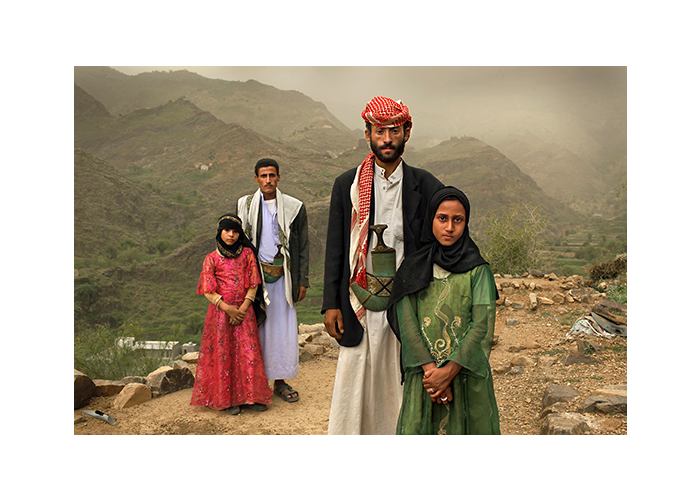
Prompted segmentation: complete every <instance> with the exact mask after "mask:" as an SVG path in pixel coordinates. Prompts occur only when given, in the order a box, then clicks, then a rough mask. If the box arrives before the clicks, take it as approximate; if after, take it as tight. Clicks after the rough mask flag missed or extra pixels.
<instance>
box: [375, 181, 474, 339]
mask: <svg viewBox="0 0 700 500" xmlns="http://www.w3.org/2000/svg"><path fill="white" fill-rule="evenodd" d="M446 199H455V200H457V201H459V202H460V203H461V204H462V206H464V213H465V215H466V221H465V222H466V224H465V228H464V233H462V236H461V237H460V238H459V239H458V240H457V241H456V242H455V243H454V244H453V245H451V246H448V247H446V246H442V245H441V244H440V243H439V242H438V241H437V239H436V238H435V235H434V234H433V219H434V218H435V213H436V212H437V209H438V207H439V206H440V203H442V202H443V201H445V200H446ZM420 241H421V244H422V245H423V246H421V248H420V249H418V250H417V251H416V252H414V253H413V254H411V255H409V256H407V257H406V258H405V259H404V260H403V262H402V263H401V266H400V267H399V269H398V271H396V276H395V277H394V285H393V287H392V291H391V297H390V298H389V306H388V310H387V319H388V320H389V324H390V325H391V328H392V330H394V332H395V333H396V334H397V336H398V333H399V330H398V318H397V316H396V304H398V302H399V300H401V299H402V298H403V297H405V296H407V295H410V294H412V293H416V292H419V291H420V290H423V289H424V288H426V287H427V286H428V285H429V284H430V282H431V281H432V279H433V264H434V263H435V264H437V265H439V266H440V267H442V268H443V269H445V270H447V271H449V272H451V273H466V272H467V271H469V270H470V269H474V268H475V267H476V266H479V265H481V264H488V262H486V261H485V260H484V258H483V257H482V256H481V253H480V252H479V247H477V246H476V243H474V240H472V239H471V237H470V236H469V200H468V199H467V195H465V194H464V193H463V192H462V191H460V190H459V189H457V188H455V187H452V186H445V187H443V188H441V189H439V190H437V191H436V192H435V194H434V195H433V197H432V198H431V199H430V202H429V203H428V208H427V211H426V216H425V219H423V228H422V230H421V236H420Z"/></svg>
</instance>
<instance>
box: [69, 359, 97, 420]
mask: <svg viewBox="0 0 700 500" xmlns="http://www.w3.org/2000/svg"><path fill="white" fill-rule="evenodd" d="M94 395H95V383H94V382H93V381H92V379H91V378H90V377H88V376H87V375H85V374H84V373H83V372H80V371H78V370H76V369H73V409H74V410H77V409H78V408H82V407H83V406H85V405H86V404H87V403H88V401H90V398H91V397H93V396H94Z"/></svg>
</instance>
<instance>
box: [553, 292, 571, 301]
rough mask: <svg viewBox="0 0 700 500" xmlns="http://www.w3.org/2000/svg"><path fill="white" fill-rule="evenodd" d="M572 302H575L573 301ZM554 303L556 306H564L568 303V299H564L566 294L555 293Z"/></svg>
mask: <svg viewBox="0 0 700 500" xmlns="http://www.w3.org/2000/svg"><path fill="white" fill-rule="evenodd" d="M572 300H573V299H572ZM552 301H553V302H554V303H555V304H563V303H564V302H566V297H564V294H563V293H559V292H555V293H554V294H553V295H552Z"/></svg>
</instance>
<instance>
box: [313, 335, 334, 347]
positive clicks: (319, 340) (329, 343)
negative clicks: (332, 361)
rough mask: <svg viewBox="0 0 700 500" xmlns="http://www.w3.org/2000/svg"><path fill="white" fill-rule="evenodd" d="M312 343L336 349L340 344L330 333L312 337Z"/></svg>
mask: <svg viewBox="0 0 700 500" xmlns="http://www.w3.org/2000/svg"><path fill="white" fill-rule="evenodd" d="M313 343H314V344H316V345H320V346H323V347H328V348H331V349H338V348H339V347H340V344H338V341H337V340H335V339H334V338H333V337H331V336H330V335H326V334H323V335H319V336H318V337H316V338H315V339H313Z"/></svg>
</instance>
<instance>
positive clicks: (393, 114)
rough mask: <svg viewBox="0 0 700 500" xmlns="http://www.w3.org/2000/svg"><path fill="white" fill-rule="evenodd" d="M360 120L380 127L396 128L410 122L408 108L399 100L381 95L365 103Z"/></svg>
mask: <svg viewBox="0 0 700 500" xmlns="http://www.w3.org/2000/svg"><path fill="white" fill-rule="evenodd" d="M362 119H363V120H364V121H366V122H368V123H371V124H372V125H381V126H382V127H398V126H401V125H403V124H404V123H405V122H410V121H412V120H411V113H410V112H409V111H408V106H406V105H405V104H404V103H402V102H401V99H398V100H396V101H395V100H393V99H390V98H389V97H384V96H381V95H378V96H377V97H373V98H372V100H371V101H369V102H368V103H367V105H366V106H365V109H364V110H363V111H362Z"/></svg>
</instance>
